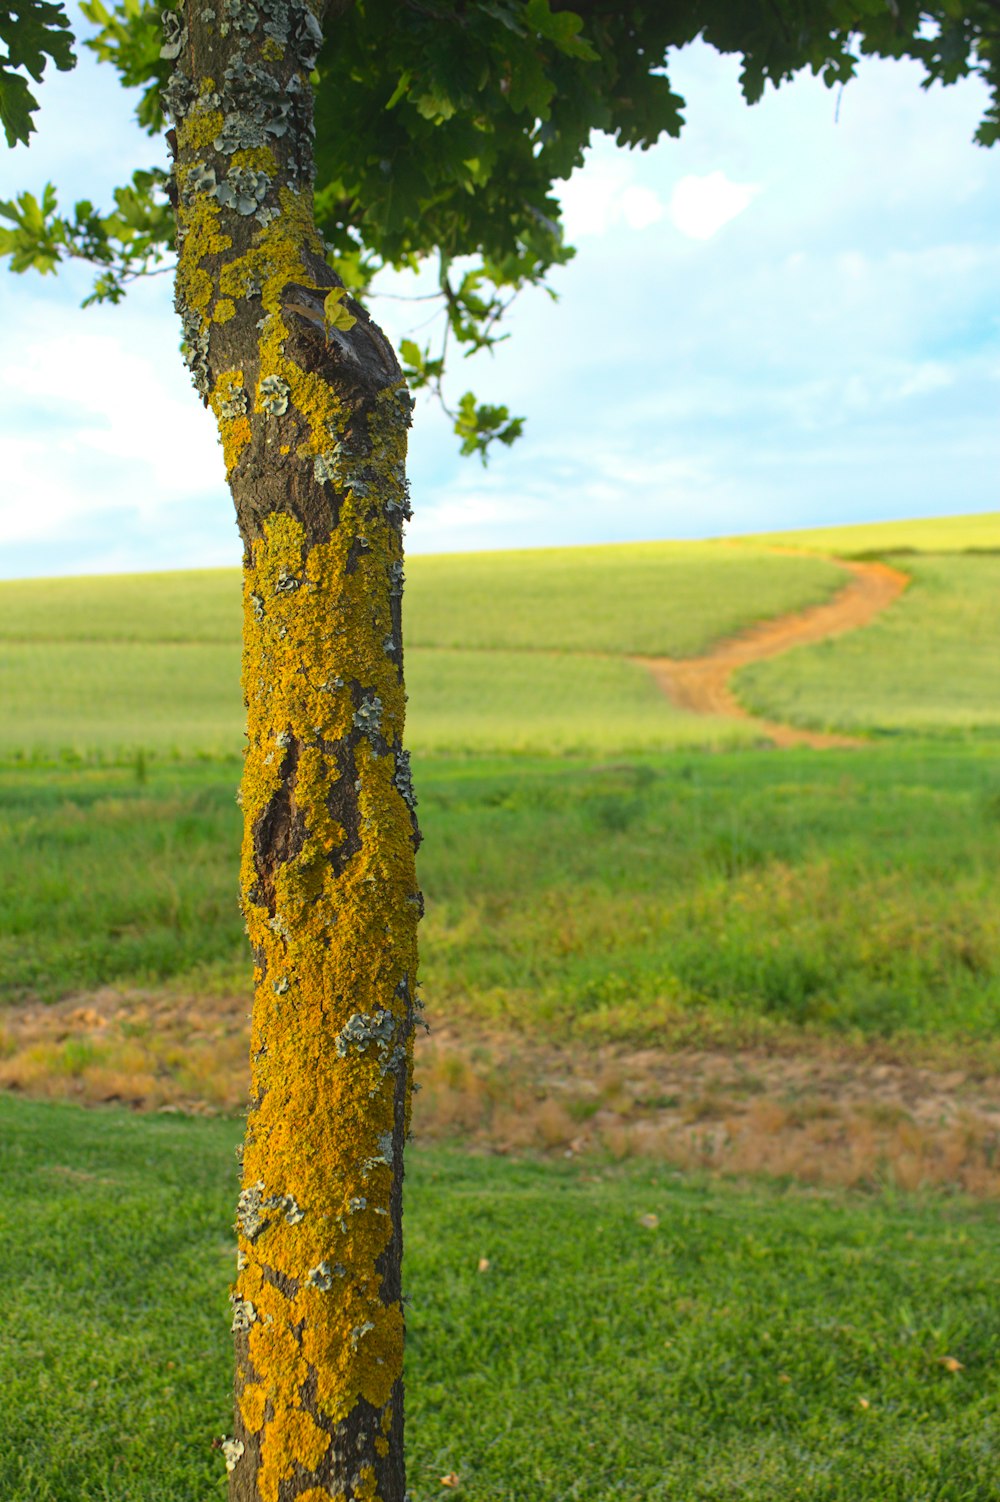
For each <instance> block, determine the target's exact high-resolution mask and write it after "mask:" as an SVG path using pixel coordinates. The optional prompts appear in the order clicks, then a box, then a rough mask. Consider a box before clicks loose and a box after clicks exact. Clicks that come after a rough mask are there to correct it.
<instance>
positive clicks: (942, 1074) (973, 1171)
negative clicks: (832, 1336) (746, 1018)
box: [0, 989, 1000, 1198]
mask: <svg viewBox="0 0 1000 1502" xmlns="http://www.w3.org/2000/svg"><path fill="white" fill-rule="evenodd" d="M247 1012H248V1000H247V998H246V997H243V996H226V997H215V996H212V997H208V998H204V997H202V998H199V997H197V996H187V997H183V996H176V995H174V996H168V995H164V994H160V993H153V992H136V991H129V992H125V991H115V990H110V989H108V990H103V991H99V992H96V993H93V994H91V995H89V996H86V997H77V998H73V999H70V1000H67V1001H64V1002H60V1003H57V1004H55V1005H52V1006H43V1005H40V1004H38V1005H30V1004H29V1005H26V1006H23V1007H20V1008H16V1009H12V1010H10V1011H8V1012H7V1013H5V1014H4V1018H3V1023H2V1027H0V1086H5V1087H6V1088H7V1089H10V1090H15V1091H23V1092H25V1093H27V1094H31V1095H34V1096H49V1097H59V1098H65V1099H73V1100H79V1101H82V1102H88V1103H93V1104H97V1103H101V1102H111V1101H114V1102H119V1103H124V1104H127V1105H129V1106H132V1107H133V1108H135V1109H138V1110H147V1111H157V1110H159V1111H164V1110H167V1111H183V1112H189V1113H198V1114H205V1113H230V1112H232V1113H235V1112H237V1111H239V1110H240V1109H241V1108H242V1106H243V1104H244V1102H245V1094H246V1080H247V1075H248V1064H247V1053H248V1039H249V1023H248V1017H247ZM417 1082H418V1084H419V1085H420V1087H421V1089H420V1093H419V1094H418V1095H417V1097H416V1101H415V1108H414V1129H415V1132H416V1135H417V1137H418V1138H420V1137H423V1138H427V1139H437V1140H441V1139H449V1138H451V1139H457V1140H460V1141H463V1142H465V1143H467V1144H469V1145H471V1146H474V1147H476V1148H479V1149H480V1150H487V1151H494V1152H500V1153H520V1152H541V1153H549V1154H554V1155H562V1156H569V1157H577V1156H582V1155H599V1156H603V1157H607V1156H609V1155H610V1156H612V1157H616V1158H624V1157H629V1156H632V1155H642V1156H651V1157H655V1158H658V1159H660V1160H662V1161H665V1162H669V1163H672V1164H675V1165H677V1166H678V1167H700V1168H707V1169H712V1170H719V1171H722V1172H726V1173H737V1174H744V1173H767V1174H777V1175H781V1176H789V1177H792V1178H795V1179H798V1180H802V1181H805V1182H808V1183H814V1184H835V1185H846V1186H860V1185H868V1184H877V1183H883V1182H892V1183H895V1184H897V1185H899V1186H900V1187H901V1188H906V1189H915V1188H919V1187H921V1186H924V1185H928V1186H929V1185H938V1186H949V1187H954V1188H958V1189H962V1190H964V1191H965V1192H966V1193H970V1194H974V1195H977V1196H980V1197H984V1198H992V1197H995V1196H996V1195H998V1194H1000V1079H998V1078H997V1077H996V1075H994V1074H984V1072H983V1071H981V1070H977V1069H976V1068H975V1067H974V1062H973V1061H972V1060H970V1061H969V1062H968V1063H967V1064H966V1065H965V1066H963V1067H954V1068H940V1067H934V1066H933V1065H931V1064H925V1063H915V1062H907V1061H906V1060H905V1059H901V1058H898V1057H897V1058H895V1059H879V1058H878V1057H877V1056H876V1057H873V1056H872V1053H871V1051H870V1050H865V1051H861V1050H859V1049H852V1048H848V1047H838V1046H836V1045H834V1044H832V1043H827V1042H814V1043H811V1044H810V1045H809V1046H808V1048H806V1047H803V1048H802V1049H801V1050H799V1051H790V1050H789V1049H788V1048H783V1049H782V1051H780V1052H778V1051H775V1050H768V1049H765V1048H751V1049H740V1050H722V1049H712V1048H704V1049H699V1048H683V1049H678V1050H674V1051H667V1050H662V1049H634V1048H633V1049H630V1048H625V1047H618V1046H610V1045H608V1046H601V1047H591V1048H589V1049H588V1048H585V1047H583V1046H581V1045H580V1044H578V1043H574V1044H573V1045H572V1046H559V1045H557V1044H555V1043H553V1042H551V1041H548V1040H545V1039H542V1038H539V1037H529V1036H526V1035H523V1034H511V1033H501V1032H497V1031H490V1030H486V1029H483V1028H482V1027H481V1026H477V1025H475V1024H472V1023H465V1022H462V1023H461V1025H458V1024H448V1025H445V1024H441V1025H438V1026H433V1027H432V1031H431V1034H430V1036H429V1037H428V1038H421V1040H420V1043H419V1046H418V1056H417Z"/></svg>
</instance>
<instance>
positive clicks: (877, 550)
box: [733, 511, 1000, 558]
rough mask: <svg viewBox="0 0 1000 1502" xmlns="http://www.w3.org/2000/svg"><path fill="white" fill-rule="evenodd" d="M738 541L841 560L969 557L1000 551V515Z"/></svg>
mask: <svg viewBox="0 0 1000 1502" xmlns="http://www.w3.org/2000/svg"><path fill="white" fill-rule="evenodd" d="M733 540H734V541H735V542H740V543H749V544H758V545H767V544H774V545H776V546H780V547H792V548H803V549H805V550H806V551H808V552H815V553H828V554H833V555H834V556H835V557H837V558H863V557H871V556H878V557H883V556H885V555H886V554H889V553H911V552H917V553H964V552H982V551H989V552H996V551H997V550H1000V511H982V512H975V513H973V514H971V515H967V516H928V517H917V518H914V519H912V520H909V521H893V522H862V523H861V524H859V525H857V526H850V527H801V528H798V529H796V530H794V531H789V532H761V533H758V534H756V535H755V536H753V537H741V538H734V539H733Z"/></svg>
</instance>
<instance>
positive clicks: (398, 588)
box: [389, 558, 405, 599]
mask: <svg viewBox="0 0 1000 1502" xmlns="http://www.w3.org/2000/svg"><path fill="white" fill-rule="evenodd" d="M404 577H405V576H404V574H403V564H402V561H401V560H400V559H399V558H397V559H395V560H394V562H392V563H390V565H389V593H390V594H391V595H392V596H393V598H394V599H399V597H400V596H401V595H402V593H403V582H404Z"/></svg>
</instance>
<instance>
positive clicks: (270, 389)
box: [258, 375, 291, 577]
mask: <svg viewBox="0 0 1000 1502" xmlns="http://www.w3.org/2000/svg"><path fill="white" fill-rule="evenodd" d="M258 390H259V393H260V409H261V411H262V412H266V413H267V414H268V416H269V417H282V416H283V415H284V414H285V413H286V412H287V411H288V393H289V391H290V390H291V387H290V386H289V384H288V382H287V381H284V380H282V378H281V376H279V375H267V376H264V377H263V379H262V380H261V383H260V386H259V387H258ZM286 577H287V576H286Z"/></svg>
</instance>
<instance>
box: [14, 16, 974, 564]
mask: <svg viewBox="0 0 1000 1502" xmlns="http://www.w3.org/2000/svg"><path fill="white" fill-rule="evenodd" d="M670 71H671V78H672V81H673V83H674V85H675V87H676V88H678V89H679V91H680V92H681V93H682V94H684V95H685V96H686V98H687V100H688V110H687V118H688V122H689V124H688V127H687V130H686V132H685V135H684V137H683V138H682V140H681V141H680V142H664V143H662V144H661V145H660V146H658V147H657V148H656V149H655V150H653V151H650V152H646V153H629V152H621V151H619V150H618V149H617V148H615V147H614V145H613V144H612V143H610V142H609V141H606V140H598V141H597V142H596V143H595V145H594V147H593V148H592V150H591V152H590V156H589V160H588V162H587V165H586V167H585V168H584V169H583V170H582V171H581V172H580V173H578V174H577V175H576V176H575V177H574V178H573V179H572V180H571V181H570V182H569V183H568V184H566V185H565V187H564V203H565V210H566V219H567V228H568V231H569V236H570V238H571V240H573V242H574V243H575V244H576V245H577V246H578V255H577V257H576V259H575V261H574V262H572V263H571V264H570V265H569V266H567V267H565V268H562V269H560V270H559V271H558V272H557V273H556V274H555V276H554V278H553V285H554V287H555V289H556V290H557V291H558V292H559V294H560V296H559V301H558V303H552V302H551V301H550V300H549V299H548V298H547V297H545V296H544V295H543V294H540V293H539V294H532V295H530V296H525V297H524V298H523V299H522V300H521V302H520V303H519V304H518V306H517V307H516V309H515V310H514V313H513V315H512V316H511V319H510V330H511V336H512V337H511V338H510V340H509V341H508V342H507V343H506V344H504V345H503V346H501V347H500V348H499V349H498V351H497V352H496V354H495V356H494V357H492V358H491V357H489V356H486V357H480V358H478V359H477V360H476V361H474V362H472V363H470V364H467V365H464V366H463V368H462V369H459V370H457V371H456V372H455V373H454V375H453V378H452V380H453V392H454V394H455V395H458V394H459V393H460V392H461V390H462V389H464V387H465V385H466V384H469V385H472V386H474V388H475V389H476V391H477V393H478V394H479V395H480V396H481V397H482V398H486V399H495V400H502V401H506V402H507V403H508V404H509V405H510V406H511V407H512V409H513V410H515V411H517V412H519V413H523V414H525V415H526V416H527V418H528V424H527V429H526V434H525V437H524V438H523V439H522V440H521V441H520V442H519V443H518V444H517V445H515V447H514V448H513V449H512V450H510V451H505V452H503V453H501V454H499V455H497V457H496V458H495V459H494V461H493V462H492V463H491V465H490V467H489V469H488V470H485V471H484V470H483V469H482V468H481V466H480V465H479V464H478V462H477V461H470V460H467V459H466V460H463V459H461V458H460V457H459V456H458V454H457V452H456V448H455V443H454V440H453V438H452V436H451V434H450V432H449V429H448V425H447V423H446V421H445V419H444V418H443V417H442V415H441V414H440V413H439V412H438V411H437V410H436V409H435V407H434V406H433V405H432V404H431V403H430V402H429V401H428V400H424V399H421V401H420V403H419V405H418V409H417V421H416V425H415V429H414V434H413V439H412V448H411V476H412V482H413V497H414V507H415V517H414V520H413V523H412V524H411V527H410V533H409V547H410V549H411V550H412V551H420V552H429V551H434V552H437V551H462V550H468V549H481V548H499V547H526V546H536V545H549V544H556V545H561V544H570V543H586V542H612V541H625V540H630V539H639V538H655V537H702V536H713V535H721V534H729V533H739V532H748V531H755V530H761V529H771V528H776V527H786V526H787V527H793V526H808V525H819V524H832V523H836V522H849V521H860V520H875V519H881V518H890V517H906V516H916V515H934V514H939V513H942V514H943V513H949V512H966V511H985V510H994V509H998V507H1000V500H998V491H997V476H998V474H1000V423H998V420H997V419H998V416H1000V306H998V299H997V288H998V286H1000V150H996V149H995V150H994V151H993V152H986V151H983V150H981V149H980V148H977V147H975V146H973V145H972V143H971V137H972V133H973V131H974V129H975V126H976V122H977V120H978V117H979V113H980V112H981V108H982V92H981V90H980V88H979V87H978V85H976V84H974V83H967V84H963V85H961V86H959V87H957V88H953V89H949V90H943V89H940V88H935V89H933V90H931V91H930V92H929V93H924V92H923V91H922V90H921V89H920V88H919V73H918V71H917V70H916V69H915V68H914V67H912V66H910V65H906V64H893V63H867V64H864V65H862V68H861V72H860V77H859V78H858V79H857V80H856V81H855V82H854V83H852V84H851V85H849V86H848V88H847V89H846V90H845V91H844V92H843V95H842V97H841V98H840V100H839V108H838V96H837V94H836V93H831V92H830V91H828V90H827V89H826V88H824V87H823V85H822V84H821V83H819V82H817V81H816V80H813V79H811V78H804V79H800V80H798V81H797V82H796V83H794V84H793V85H791V86H790V87H788V88H786V89H783V90H781V91H780V92H778V93H773V92H772V93H770V94H769V95H768V97H767V98H766V99H765V100H764V101H763V102H762V103H761V104H760V105H758V106H756V107H755V108H754V109H752V110H751V109H747V107H746V106H745V105H744V104H743V103H742V100H741V98H740V95H739V92H738V88H737V83H736V78H737V73H738V65H737V64H736V63H735V62H734V61H732V60H726V59H720V58H718V57H716V56H715V55H714V54H713V53H711V52H710V51H708V49H705V48H703V47H701V46H695V47H693V48H689V49H686V50H685V52H683V53H681V54H679V55H677V56H676V57H675V58H674V59H673V61H672V63H671V68H670ZM43 103H44V111H43V115H42V121H41V127H42V128H41V131H40V134H39V136H37V137H36V138H35V139H34V140H33V143H32V145H31V147H30V148H29V149H27V150H25V149H23V148H18V149H17V150H15V151H5V150H4V151H3V154H2V155H0V197H3V198H6V197H10V196H12V195H13V193H14V192H15V191H16V190H17V189H19V188H23V187H30V188H33V189H36V190H37V188H38V187H40V185H41V183H42V182H44V180H45V179H46V178H52V179H53V180H54V181H55V182H56V183H57V184H59V186H60V188H61V190H62V191H63V193H64V195H65V197H66V199H67V200H69V199H72V198H73V197H75V196H82V195H84V194H86V195H87V196H89V197H92V198H94V199H96V200H98V201H100V200H101V198H102V197H106V196H107V194H108V192H109V190H110V188H111V187H112V186H113V185H114V184H115V183H117V182H120V181H123V180H124V178H125V177H126V176H127V175H128V174H129V173H130V172H131V170H132V169H133V168H134V167H135V166H140V165H147V164H148V163H149V162H150V161H152V160H155V159H156V151H157V148H156V147H155V146H154V145H153V143H150V142H148V141H147V140H146V139H145V138H144V137H143V136H141V135H140V134H139V132H138V131H137V130H136V129H135V127H134V126H133V125H131V123H130V120H129V105H128V101H127V99H126V97H125V95H124V94H123V93H122V91H121V90H120V89H119V88H118V87H117V85H116V83H115V79H114V77H113V75H112V74H111V73H110V72H109V71H108V70H104V69H99V68H98V67H97V66H96V65H94V64H92V63H90V61H89V59H84V60H83V62H82V63H81V66H80V67H79V68H78V69H77V71H76V72H75V73H74V74H71V75H66V76H59V77H57V78H56V79H54V80H53V82H52V83H51V84H47V85H46V86H45V88H44V90H43ZM0 150H2V148H0ZM88 284H89V279H88V277H87V275H86V273H85V272H82V271H81V270H79V269H77V268H71V269H70V270H69V271H68V273H67V274H65V275H60V277H58V278H53V277H48V278H45V279H41V278H38V277H37V276H34V275H28V276H25V277H13V276H11V275H9V274H8V273H6V272H5V271H0V349H2V358H0V452H2V454H3V485H2V489H0V577H6V578H13V577H20V576H28V575H46V574H60V573H91V572H93V573H97V572H107V571H111V570H115V571H117V570H144V569H153V568H178V567H196V566H216V565H222V564H235V563H237V562H238V561H239V545H238V541H237V537H236V530H235V525H234V523H233V520H232V513H231V503H230V501H229V498H228V496H227V493H226V490H225V486H224V483H223V477H222V462H221V451H220V450H219V449H218V447H217V445H216V442H215V436H214V432H213V426H212V420H211V418H210V416H209V415H208V414H207V413H206V412H204V411H203V409H202V408H201V406H200V403H199V401H198V399H197V397H196V395H195V393H194V391H193V390H192V389H191V387H190V385H189V382H188V378H187V373H186V371H185V370H184V368H183V366H182V365H181V363H180V359H179V356H178V354H177V342H178V334H177V328H176V323H175V318H174V315H173V312H172V309H171V303H170V287H169V278H167V277H160V278H157V279H154V280H152V281H150V282H149V283H148V284H146V285H143V286H141V287H139V288H137V289H136V290H135V291H134V292H133V293H132V294H130V297H129V299H128V301H127V303H126V305H124V306H123V307H120V308H102V309H90V310H87V311H83V310H81V309H80V308H79V306H78V304H79V302H80V299H81V297H82V296H83V295H84V294H85V292H86V290H87V288H88ZM393 285H394V287H395V289H396V290H399V289H400V287H402V286H403V283H402V282H400V281H396V282H394V284H393ZM373 311H374V312H375V315H376V317H377V318H379V320H380V321H381V322H382V323H383V326H384V327H385V328H386V330H387V332H388V333H389V334H390V335H391V336H393V337H395V338H397V339H398V338H399V337H402V336H403V335H405V334H406V333H407V332H409V331H410V329H411V328H412V326H413V325H415V324H417V323H419V322H421V321H422V320H423V318H424V317H426V306H425V305H420V304H418V305H415V306H408V305H407V304H405V303H401V302H398V301H394V300H389V299H386V300H384V301H380V302H376V303H375V304H374V305H373Z"/></svg>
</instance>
